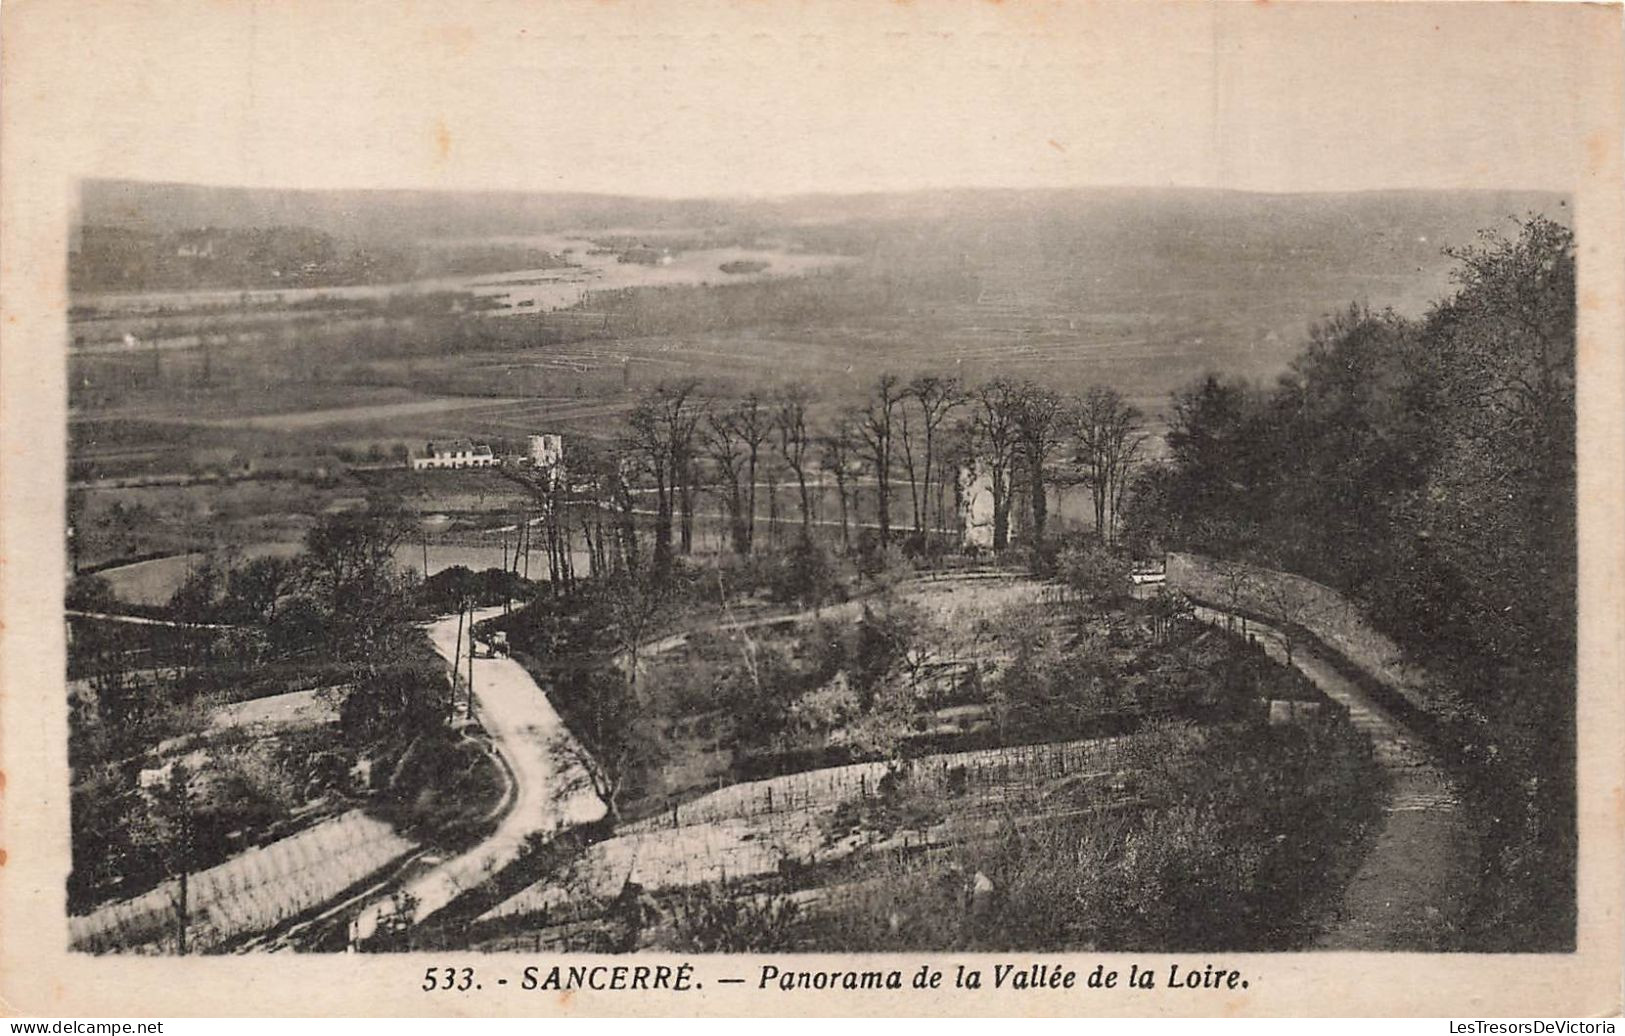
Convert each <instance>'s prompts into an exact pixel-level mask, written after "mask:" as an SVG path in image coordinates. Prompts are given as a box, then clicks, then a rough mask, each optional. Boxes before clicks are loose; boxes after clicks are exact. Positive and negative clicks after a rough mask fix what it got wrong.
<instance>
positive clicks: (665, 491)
mask: <svg viewBox="0 0 1625 1036" xmlns="http://www.w3.org/2000/svg"><path fill="white" fill-rule="evenodd" d="M698 388H699V382H698V381H697V380H695V379H693V378H686V379H683V380H681V381H676V382H661V383H660V384H659V385H656V386H655V387H654V389H653V390H651V391H650V392H649V393H647V394H646V395H645V396H644V397H643V398H642V399H640V400H638V402H637V404H636V405H635V406H634V407H633V408H632V412H631V413H630V414H629V415H627V427H628V430H629V432H630V436H629V439H628V443H627V445H628V446H629V448H630V449H631V450H632V451H633V452H635V453H636V454H637V455H638V456H640V457H641V458H642V459H643V462H644V464H645V466H646V468H647V470H648V473H649V475H650V477H652V478H653V480H654V488H655V545H654V569H655V573H656V575H657V577H659V578H661V579H664V578H665V577H666V575H668V574H669V573H670V571H671V561H672V516H673V499H674V497H675V496H676V494H677V492H678V490H679V486H680V485H681V484H683V483H684V482H685V481H686V479H687V477H688V471H689V468H688V465H689V464H691V463H692V460H693V444H694V433H695V428H696V426H697V425H698V423H699V420H700V413H701V408H700V407H698V406H697V405H696V404H695V400H694V396H695V393H696V392H697V390H698Z"/></svg>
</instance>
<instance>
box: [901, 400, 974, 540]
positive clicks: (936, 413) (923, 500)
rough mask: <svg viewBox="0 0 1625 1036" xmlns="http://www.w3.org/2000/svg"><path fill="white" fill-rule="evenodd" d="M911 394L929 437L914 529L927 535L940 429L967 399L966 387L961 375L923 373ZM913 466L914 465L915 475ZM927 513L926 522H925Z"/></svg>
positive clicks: (926, 441) (926, 439)
mask: <svg viewBox="0 0 1625 1036" xmlns="http://www.w3.org/2000/svg"><path fill="white" fill-rule="evenodd" d="M908 395H909V397H910V398H911V399H913V400H914V402H915V403H917V404H918V405H919V407H920V417H921V425H922V428H923V430H924V439H925V463H924V473H925V479H924V483H923V485H921V487H920V492H919V501H920V502H919V503H918V504H917V505H916V507H915V514H914V531H915V533H916V534H920V535H923V534H924V533H925V531H926V529H925V526H926V525H929V524H930V514H931V472H932V470H933V467H934V465H935V463H936V445H937V443H936V439H937V429H938V428H939V427H941V425H942V422H943V421H945V420H947V419H948V415H949V414H951V413H952V412H953V411H954V410H955V409H956V408H958V407H960V406H961V405H963V404H964V402H965V393H964V390H963V389H961V388H960V385H959V379H958V378H952V377H948V378H944V377H940V376H938V375H935V374H922V375H920V376H919V377H917V378H915V379H914V380H913V381H911V382H909V385H908ZM912 471H913V467H912V464H911V465H910V472H911V474H912ZM922 515H923V522H922Z"/></svg>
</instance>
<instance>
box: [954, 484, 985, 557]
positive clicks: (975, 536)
mask: <svg viewBox="0 0 1625 1036" xmlns="http://www.w3.org/2000/svg"><path fill="white" fill-rule="evenodd" d="M959 486H960V492H959V520H960V527H961V528H962V529H963V530H964V533H963V540H962V542H963V545H964V546H966V547H981V548H983V549H991V548H992V546H993V479H992V477H991V476H989V475H988V474H987V472H985V471H981V470H978V469H977V468H974V467H966V468H961V469H960V472H959Z"/></svg>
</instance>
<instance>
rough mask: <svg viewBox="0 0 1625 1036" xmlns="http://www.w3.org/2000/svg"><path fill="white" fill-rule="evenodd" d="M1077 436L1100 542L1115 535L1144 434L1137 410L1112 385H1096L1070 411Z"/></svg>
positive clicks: (1109, 540)
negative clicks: (1125, 492) (1118, 517)
mask: <svg viewBox="0 0 1625 1036" xmlns="http://www.w3.org/2000/svg"><path fill="white" fill-rule="evenodd" d="M1071 418H1072V426H1073V431H1074V432H1075V433H1076V435H1077V437H1078V459H1079V460H1080V461H1082V463H1083V466H1084V470H1085V471H1086V473H1087V477H1088V480H1089V491H1090V494H1091V496H1092V498H1093V503H1094V508H1095V535H1096V536H1098V537H1099V538H1100V541H1101V542H1102V543H1107V544H1110V543H1112V542H1113V541H1114V540H1115V538H1116V529H1117V516H1118V512H1119V509H1120V507H1121V505H1122V502H1123V492H1124V489H1125V488H1126V487H1127V485H1128V482H1129V477H1130V472H1131V470H1132V468H1133V465H1134V460H1135V458H1136V457H1137V456H1138V455H1139V452H1140V447H1141V446H1143V445H1144V444H1145V440H1146V435H1145V433H1144V432H1143V431H1142V430H1141V424H1140V420H1141V415H1140V412H1139V410H1137V409H1135V408H1134V407H1132V406H1130V405H1129V404H1128V403H1127V402H1126V401H1125V400H1124V399H1123V397H1122V396H1121V395H1120V394H1119V393H1118V392H1117V390H1115V389H1111V388H1105V387H1101V386H1096V387H1094V388H1091V389H1090V390H1089V391H1088V392H1087V393H1086V394H1085V395H1084V397H1083V398H1082V399H1081V400H1080V401H1079V403H1078V406H1077V408H1076V409H1075V410H1074V412H1073V413H1072V415H1071Z"/></svg>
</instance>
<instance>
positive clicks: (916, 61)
mask: <svg viewBox="0 0 1625 1036" xmlns="http://www.w3.org/2000/svg"><path fill="white" fill-rule="evenodd" d="M7 8H8V10H7V12H6V24H5V29H6V34H5V49H6V55H5V58H6V68H5V73H6V79H7V82H6V86H7V88H8V89H7V91H6V94H7V96H6V98H5V101H6V106H7V108H8V109H9V110H10V114H11V116H12V117H13V118H17V117H20V118H21V120H22V123H23V124H25V125H26V124H27V123H28V122H29V121H30V120H38V121H37V122H36V125H38V124H42V123H43V124H46V125H48V126H49V127H50V129H49V132H47V133H45V134H41V135H39V136H40V138H41V139H40V142H39V149H38V160H39V161H41V162H44V163H48V164H50V165H51V166H52V167H53V168H55V169H58V170H60V171H61V172H62V173H63V174H64V175H68V176H84V175H92V176H107V177H129V178H137V179H150V180H177V181H186V182H200V183H217V184H230V185H239V184H241V185H254V186H279V187H434V188H504V189H506V188H514V189H527V190H580V191H597V192H607V193H633V194H655V195H732V194H788V193H799V192H808V191H827V192H848V191H864V190H889V189H904V188H913V187H952V186H1004V187H1040V186H1042V187H1071V186H1088V185H1096V184H1136V185H1147V186H1157V185H1183V186H1206V187H1229V188H1244V189H1251V190H1280V191H1297V190H1347V189H1368V188H1388V187H1434V188H1450V187H1518V188H1525V187H1527V188H1550V189H1559V190H1567V189H1570V188H1572V187H1573V186H1574V182H1575V179H1576V176H1577V170H1578V169H1579V168H1580V167H1581V163H1582V162H1583V161H1584V157H1585V153H1584V142H1583V140H1581V139H1580V138H1581V136H1582V133H1581V129H1580V126H1579V123H1578V120H1577V119H1576V117H1575V112H1576V97H1577V96H1578V93H1579V91H1581V90H1582V89H1583V88H1585V83H1586V82H1587V79H1586V76H1587V66H1586V61H1585V56H1584V54H1583V53H1582V52H1581V51H1582V49H1583V48H1582V47H1581V46H1580V44H1581V42H1583V41H1584V40H1585V39H1586V38H1587V37H1588V36H1594V35H1595V34H1596V32H1597V29H1598V26H1599V25H1603V26H1606V24H1607V23H1606V22H1604V21H1601V20H1599V19H1598V17H1597V16H1596V15H1597V12H1595V11H1592V12H1587V11H1586V10H1585V9H1583V8H1579V7H1578V6H1576V5H1569V4H1505V5H1493V6H1490V5H1476V4H1438V5H1435V4H1414V3H1405V4H1399V3H1376V4H1347V5H1334V4H1307V3H1305V4H1281V3H1273V4H1272V3H1225V4H1209V5H1196V4H1192V5H1182V4H1156V3H1141V4H1122V5H1112V4H1099V3H1095V4H1085V3H1070V4H1032V3H1023V2H1021V0H1006V2H1004V3H1002V4H995V3H987V2H982V0H972V2H966V3H963V4H960V3H955V4H952V5H949V4H947V3H945V2H941V0H914V2H912V3H895V2H889V0H870V2H861V3H856V2H844V0H836V2H832V3H831V2H826V3H818V4H814V3H811V2H780V0H751V2H745V0H739V2H729V3H710V2H703V3H689V2H671V3H664V4H650V3H633V2H614V0H604V2H588V3H575V2H566V3H545V4H544V3H536V2H532V3H524V4H512V3H507V2H503V0H498V2H484V0H481V2H461V0H441V2H437V3H427V2H425V3H416V2H403V0H358V2H343V0H280V2H275V3H271V2H264V3H255V2H251V0H22V2H21V3H11V4H8V5H7Z"/></svg>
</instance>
